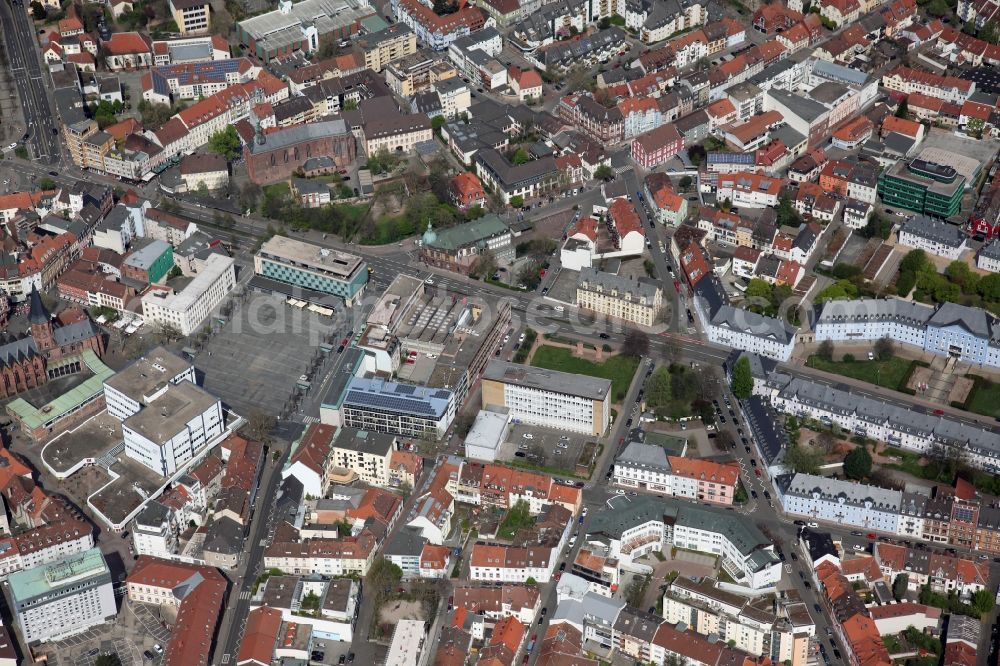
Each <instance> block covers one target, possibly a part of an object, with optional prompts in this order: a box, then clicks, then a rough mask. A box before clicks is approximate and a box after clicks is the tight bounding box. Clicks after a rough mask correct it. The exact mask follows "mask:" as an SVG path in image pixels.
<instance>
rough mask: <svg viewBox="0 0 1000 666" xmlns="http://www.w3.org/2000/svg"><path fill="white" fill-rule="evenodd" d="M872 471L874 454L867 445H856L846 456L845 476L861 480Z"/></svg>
mask: <svg viewBox="0 0 1000 666" xmlns="http://www.w3.org/2000/svg"><path fill="white" fill-rule="evenodd" d="M871 472H872V456H871V454H870V453H868V448H867V447H865V446H858V447H855V448H854V449H853V450H852V451H851V452H850V453H848V454H847V455H846V456H844V476H846V477H847V478H848V479H853V480H855V481H860V480H861V479H864V478H865V477H867V476H868V475H869V474H871Z"/></svg>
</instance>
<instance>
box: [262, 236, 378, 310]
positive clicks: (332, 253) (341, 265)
mask: <svg viewBox="0 0 1000 666" xmlns="http://www.w3.org/2000/svg"><path fill="white" fill-rule="evenodd" d="M253 263H254V272H255V273H256V275H257V276H260V277H264V278H267V280H268V281H269V282H272V283H279V284H281V285H286V286H287V287H286V288H287V289H288V294H289V295H296V294H297V296H296V297H297V298H298V297H301V298H304V299H306V300H312V298H319V297H321V296H322V295H331V296H336V297H338V298H342V299H343V300H344V302H345V303H346V304H347V305H349V306H350V305H354V304H355V303H356V302H357V301H358V300H359V299H360V298H361V296H362V295H363V294H364V288H365V285H366V284H367V282H368V264H367V263H366V262H365V261H364V259H362V258H361V257H359V256H357V255H354V254H348V253H346V252H339V251H337V250H331V249H328V248H324V247H319V246H318V245H313V244H311V243H304V242H302V241H300V240H295V239H294V238H286V237H285V236H273V237H272V238H271V239H270V240H268V241H267V242H266V243H264V245H263V246H261V248H260V251H259V252H258V253H257V254H256V255H255V256H254V260H253ZM297 290H302V292H303V293H299V291H297ZM310 294H312V298H310Z"/></svg>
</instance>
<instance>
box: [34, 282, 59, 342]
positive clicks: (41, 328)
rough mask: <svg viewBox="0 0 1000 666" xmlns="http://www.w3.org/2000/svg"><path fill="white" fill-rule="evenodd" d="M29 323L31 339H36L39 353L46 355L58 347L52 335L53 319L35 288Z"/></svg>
mask: <svg viewBox="0 0 1000 666" xmlns="http://www.w3.org/2000/svg"><path fill="white" fill-rule="evenodd" d="M28 323H29V324H31V337H32V338H34V340H35V346H36V347H38V351H39V352H42V353H45V352H47V351H49V350H50V349H53V348H54V347H55V346H56V340H55V336H54V335H53V334H52V317H51V316H50V315H49V311H48V310H46V309H45V306H44V305H43V304H42V297H41V295H40V294H39V293H38V289H37V288H35V287H32V288H31V310H30V312H29V313H28Z"/></svg>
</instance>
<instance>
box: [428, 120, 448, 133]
mask: <svg viewBox="0 0 1000 666" xmlns="http://www.w3.org/2000/svg"><path fill="white" fill-rule="evenodd" d="M444 124H445V117H444V116H434V117H433V118H431V128H432V129H433V130H434V131H435V132H437V133H440V132H441V128H442V127H444Z"/></svg>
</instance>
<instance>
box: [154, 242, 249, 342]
mask: <svg viewBox="0 0 1000 666" xmlns="http://www.w3.org/2000/svg"><path fill="white" fill-rule="evenodd" d="M235 286H236V269H235V262H234V261H233V259H232V258H231V257H227V256H225V255H222V254H212V255H210V256H209V257H208V259H207V260H206V261H205V264H204V268H203V269H202V270H201V272H200V273H198V274H197V275H195V277H194V279H193V280H191V282H190V283H188V285H187V286H186V287H184V288H183V289H181V290H180V291H179V292H173V291H172V290H167V291H163V290H152V291H150V292H149V293H147V294H146V295H145V296H143V297H142V313H143V316H144V317H145V318H146V323H152V324H160V325H163V326H170V327H172V328H174V329H176V330H177V331H178V332H179V333H180V334H181V335H182V336H187V335H191V334H192V333H194V332H195V331H197V330H198V328H199V327H200V326H201V325H202V324H203V323H204V322H205V320H206V319H208V317H209V315H210V314H212V312H213V311H214V310H215V309H216V308H217V307H218V306H219V304H220V303H222V301H223V299H225V298H226V296H228V295H229V292H231V291H232V290H233V287H235Z"/></svg>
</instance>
